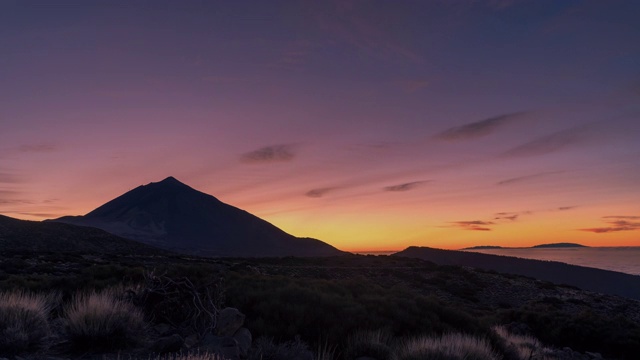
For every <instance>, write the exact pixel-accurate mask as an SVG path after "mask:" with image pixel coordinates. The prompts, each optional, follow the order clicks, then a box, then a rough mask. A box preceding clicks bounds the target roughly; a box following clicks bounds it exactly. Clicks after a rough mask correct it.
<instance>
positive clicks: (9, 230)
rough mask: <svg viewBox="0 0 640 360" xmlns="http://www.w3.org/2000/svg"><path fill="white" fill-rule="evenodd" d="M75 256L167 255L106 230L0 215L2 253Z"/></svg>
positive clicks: (0, 247) (0, 250) (0, 248)
mask: <svg viewBox="0 0 640 360" xmlns="http://www.w3.org/2000/svg"><path fill="white" fill-rule="evenodd" d="M24 251H29V252H54V253H58V252H66V253H68V252H73V253H101V254H132V253H135V254H139V255H154V254H167V252H166V251H164V250H160V249H156V248H154V247H151V246H149V245H145V244H141V243H138V242H135V241H131V240H127V239H123V238H120V237H117V236H115V235H112V234H109V233H107V232H105V231H103V230H100V229H95V228H88V227H83V226H75V225H70V224H60V223H53V222H38V221H26V220H18V219H14V218H10V217H8V216H2V215H0V252H24Z"/></svg>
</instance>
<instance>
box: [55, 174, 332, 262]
mask: <svg viewBox="0 0 640 360" xmlns="http://www.w3.org/2000/svg"><path fill="white" fill-rule="evenodd" d="M51 221H55V222H60V223H68V224H74V225H83V226H92V227H96V228H99V229H103V230H105V231H108V232H110V233H112V234H115V235H118V236H121V237H124V238H127V239H131V240H136V241H140V242H142V243H146V244H149V245H153V246H157V247H160V248H164V249H168V250H172V251H176V252H180V253H185V254H193V255H201V256H237V257H262V256H331V255H338V254H342V251H340V250H338V249H336V248H334V247H333V246H331V245H329V244H326V243H324V242H322V241H320V240H316V239H310V238H297V237H294V236H293V235H290V234H287V233H286V232H284V231H282V230H280V229H279V228H277V227H275V226H274V225H272V224H270V223H268V222H266V221H264V220H262V219H260V218H258V217H256V216H254V215H251V214H249V213H248V212H246V211H244V210H241V209H238V208H236V207H233V206H231V205H227V204H225V203H223V202H221V201H220V200H218V199H216V198H215V197H213V196H211V195H208V194H205V193H203V192H200V191H197V190H195V189H193V188H191V187H189V186H187V185H185V184H183V183H181V182H180V181H178V180H176V179H175V178H173V177H168V178H166V179H164V180H162V181H160V182H157V183H150V184H147V185H142V186H139V187H137V188H135V189H133V190H131V191H129V192H127V193H125V194H124V195H122V196H120V197H117V198H115V199H113V200H111V201H109V202H108V203H106V204H104V205H102V206H100V207H99V208H97V209H95V210H93V211H91V212H90V213H88V214H86V215H84V216H65V217H62V218H59V219H55V220H51Z"/></svg>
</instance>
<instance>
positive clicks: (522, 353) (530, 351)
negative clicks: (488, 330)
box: [493, 326, 549, 360]
mask: <svg viewBox="0 0 640 360" xmlns="http://www.w3.org/2000/svg"><path fill="white" fill-rule="evenodd" d="M493 331H494V332H495V333H496V335H498V337H499V338H500V339H501V341H502V342H503V344H502V345H503V346H504V347H505V350H506V351H507V352H508V353H510V354H514V355H515V357H516V358H517V359H522V360H528V359H538V358H543V356H544V354H545V353H546V352H548V351H549V349H547V348H545V347H544V346H543V345H542V343H540V341H539V340H538V339H536V338H535V337H533V336H531V335H519V334H513V333H511V332H509V331H508V330H507V328H506V327H504V326H495V327H494V328H493Z"/></svg>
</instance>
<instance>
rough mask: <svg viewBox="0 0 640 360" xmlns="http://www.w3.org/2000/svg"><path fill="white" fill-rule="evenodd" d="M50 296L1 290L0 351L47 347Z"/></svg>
mask: <svg viewBox="0 0 640 360" xmlns="http://www.w3.org/2000/svg"><path fill="white" fill-rule="evenodd" d="M53 299H54V296H44V295H40V294H33V293H27V292H20V291H17V292H2V293H0V354H3V353H4V354H16V353H20V352H23V351H27V350H34V349H43V348H45V347H46V345H47V340H48V337H49V336H50V328H49V320H48V319H49V312H50V311H51V308H52V305H53Z"/></svg>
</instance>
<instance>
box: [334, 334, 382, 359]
mask: <svg viewBox="0 0 640 360" xmlns="http://www.w3.org/2000/svg"><path fill="white" fill-rule="evenodd" d="M391 340H392V336H391V334H390V333H389V332H388V331H384V330H375V331H374V330H368V331H357V332H355V333H353V334H352V335H351V336H349V338H348V340H347V344H346V347H345V358H346V359H357V358H359V357H362V356H366V357H370V358H374V359H388V358H389V355H390V354H391V347H390V344H391Z"/></svg>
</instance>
